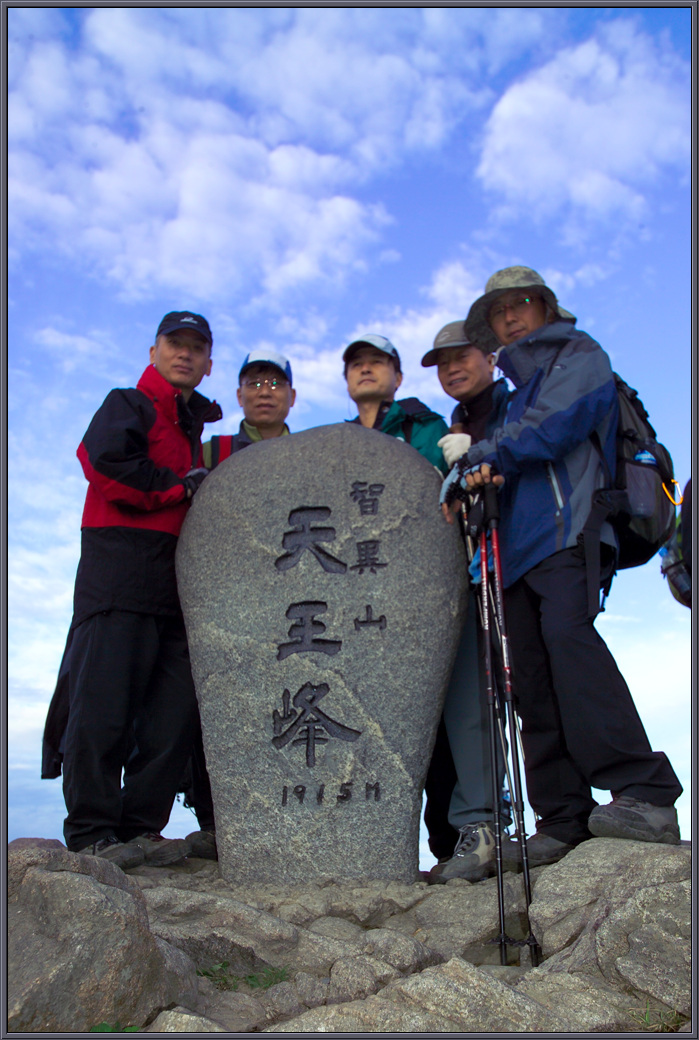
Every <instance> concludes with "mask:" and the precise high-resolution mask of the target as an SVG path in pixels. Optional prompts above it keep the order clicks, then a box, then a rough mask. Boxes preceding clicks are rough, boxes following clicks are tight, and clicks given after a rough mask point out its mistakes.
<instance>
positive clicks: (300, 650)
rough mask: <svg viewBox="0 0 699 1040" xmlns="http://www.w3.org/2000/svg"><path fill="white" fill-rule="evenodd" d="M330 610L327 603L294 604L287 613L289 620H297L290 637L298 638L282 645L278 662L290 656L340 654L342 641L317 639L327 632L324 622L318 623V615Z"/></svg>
mask: <svg viewBox="0 0 699 1040" xmlns="http://www.w3.org/2000/svg"><path fill="white" fill-rule="evenodd" d="M327 609H328V604H327V603H292V604H291V606H290V607H289V609H288V610H287V612H286V616H287V617H288V618H296V620H295V621H294V623H293V625H292V626H291V628H290V629H289V635H290V636H295V637H298V638H294V639H292V641H291V642H290V643H280V644H279V649H278V651H277V660H278V661H283V660H284V658H285V657H289V655H290V654H308V653H312V652H316V653H321V654H329V655H330V656H332V655H333V654H336V653H338V652H339V650H340V647H341V646H342V640H341V639H317V638H316V637H317V636H319V635H320V633H321V632H324V631H325V625H324V624H323V622H322V621H316V620H315V616H316V614H324V613H325V611H326V610H327Z"/></svg>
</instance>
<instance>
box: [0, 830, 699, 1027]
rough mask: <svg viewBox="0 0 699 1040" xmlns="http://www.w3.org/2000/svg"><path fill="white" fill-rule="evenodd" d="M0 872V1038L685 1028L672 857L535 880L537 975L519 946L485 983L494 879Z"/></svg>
mask: <svg viewBox="0 0 699 1040" xmlns="http://www.w3.org/2000/svg"><path fill="white" fill-rule="evenodd" d="M8 864H9V918H8V923H9V945H8V953H9V959H8V968H9V1004H8V1018H9V1020H8V1027H9V1031H10V1032H50V1033H54V1032H55V1033H61V1032H83V1031H85V1032H86V1031H89V1030H90V1028H91V1027H92V1026H95V1025H98V1024H100V1023H101V1022H106V1023H108V1024H112V1025H113V1024H115V1023H116V1022H119V1023H120V1025H121V1027H124V1026H127V1025H131V1026H137V1027H139V1028H140V1029H142V1030H143V1031H147V1032H192V1033H196V1032H229V1033H230V1032H288V1033H306V1032H346V1033H364V1032H469V1033H471V1032H495V1033H498V1032H550V1033H558V1032H561V1033H571V1032H573V1033H585V1032H640V1031H643V1030H644V1029H648V1030H651V1029H653V1028H658V1027H660V1026H662V1027H663V1028H664V1029H670V1030H677V1029H680V1028H682V1027H683V1023H687V1022H688V1019H689V1018H690V1014H691V1008H690V1002H691V973H690V955H691V945H690V918H691V914H690V890H689V887H690V869H691V849H690V847H689V845H688V844H683V845H680V846H667V845H650V844H644V843H640V842H626V841H615V840H612V839H604V838H597V839H593V840H592V841H588V842H585V843H584V844H582V845H580V846H579V847H578V848H577V849H575V850H574V851H573V852H571V853H570V854H569V855H568V856H567V857H566V858H565V859H564V860H562V861H561V862H560V863H557V864H554V865H553V866H550V867H538V868H536V869H535V870H534V871H533V872H532V883H533V899H532V904H531V908H530V910H531V914H530V916H531V922H532V926H533V930H534V933H535V935H536V938H537V940H538V942H539V944H540V946H541V948H542V950H543V954H544V960H543V962H542V963H541V964H540V965H539V966H538V967H537V968H531V966H530V964H529V960H528V957H527V952H528V951H527V947H526V946H516V945H512V946H510V947H509V948H508V949H509V951H510V960H511V963H510V964H508V965H507V966H502V965H501V964H500V956H499V948H498V945H497V941H496V942H493V940H496V937H497V932H498V923H497V922H498V916H497V901H496V885H495V880H494V879H490V880H487V881H482V882H479V883H478V884H469V883H468V882H466V881H460V880H456V881H451V882H449V883H448V884H447V885H445V886H428V885H427V884H426V882H425V881H420V882H417V883H414V884H404V883H398V882H386V881H376V880H375V881H367V882H364V883H362V882H359V881H357V880H356V879H355V880H345V881H332V882H322V881H319V882H315V883H307V884H304V885H288V884H285V885H283V886H274V885H256V886H253V885H245V886H236V885H233V884H231V883H230V882H227V881H225V880H223V879H222V878H221V877H220V875H219V870H218V867H217V864H215V863H212V862H208V861H204V860H195V859H192V860H188V861H186V862H185V863H184V864H182V865H180V866H177V867H172V868H160V869H158V868H152V867H145V866H142V867H137V868H135V869H134V870H132V871H129V873H128V874H124V873H123V872H122V871H121V870H119V869H118V868H117V867H114V866H112V865H111V864H109V863H106V862H104V861H101V860H99V859H94V858H92V857H87V856H80V855H76V854H74V853H71V852H68V851H67V850H66V849H65V848H64V847H63V846H62V845H61V844H60V843H59V842H56V841H43V840H41V839H20V840H18V841H16V842H12V843H11V844H10V846H9V853H8ZM505 882H506V883H505V895H506V905H507V930H508V936H509V937H510V938H511V939H517V938H521V937H523V936H524V931H525V929H524V927H523V923H524V906H523V902H522V892H521V879H520V878H519V877H517V876H516V875H514V874H506V875H505ZM520 954H521V957H520Z"/></svg>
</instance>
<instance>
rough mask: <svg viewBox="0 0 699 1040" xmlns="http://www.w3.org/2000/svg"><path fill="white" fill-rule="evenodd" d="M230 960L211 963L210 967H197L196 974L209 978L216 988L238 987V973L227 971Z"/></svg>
mask: <svg viewBox="0 0 699 1040" xmlns="http://www.w3.org/2000/svg"><path fill="white" fill-rule="evenodd" d="M229 964H230V961H220V963H219V964H212V965H211V967H210V968H202V969H201V970H199V969H198V968H197V975H201V976H203V977H204V978H206V979H210V980H211V982H213V984H214V986H215V987H216V989H232V990H236V989H237V988H238V983H239V982H240V978H239V976H238V975H232V974H231V973H229V971H228V966H229Z"/></svg>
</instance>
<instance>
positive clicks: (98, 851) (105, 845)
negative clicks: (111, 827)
mask: <svg viewBox="0 0 699 1040" xmlns="http://www.w3.org/2000/svg"><path fill="white" fill-rule="evenodd" d="M79 855H80V856H99V858H100V859H106V860H109V862H110V863H113V864H114V866H115V867H121V869H122V870H129V868H130V867H138V866H140V865H141V863H143V860H144V858H145V857H144V854H143V849H139V848H137V847H136V846H134V845H125V844H124V842H123V841H119V839H118V838H117V837H116V836H115V835H114V834H110V835H109V837H107V838H100V840H99V841H94V842H92V844H91V845H86V846H85V848H84V849H80V852H79Z"/></svg>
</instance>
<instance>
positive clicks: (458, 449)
mask: <svg viewBox="0 0 699 1040" xmlns="http://www.w3.org/2000/svg"><path fill="white" fill-rule="evenodd" d="M437 447H438V448H441V449H442V454H443V455H444V460H445V462H446V464H447V466H448V467H449V469H451V467H452V466H453V465H454V463H455V462H456V460H457V459H460V458H461V456H462V455H465V454H466V452H467V451H468V449H469V448H470V447H471V438H470V436H469V434H467V433H445V434H444V436H443V437H441V438H440V439H439V440H438V441H437Z"/></svg>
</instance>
